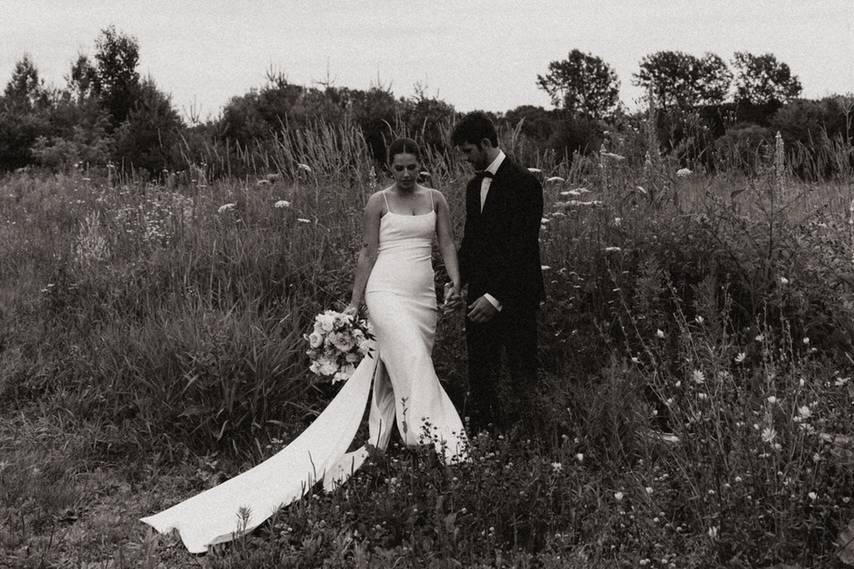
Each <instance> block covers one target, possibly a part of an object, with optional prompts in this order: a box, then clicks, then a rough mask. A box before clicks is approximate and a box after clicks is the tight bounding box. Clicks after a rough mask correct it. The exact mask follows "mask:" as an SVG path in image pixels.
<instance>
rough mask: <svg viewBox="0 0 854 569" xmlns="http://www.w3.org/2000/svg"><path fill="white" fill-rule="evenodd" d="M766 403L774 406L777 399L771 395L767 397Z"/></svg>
mask: <svg viewBox="0 0 854 569" xmlns="http://www.w3.org/2000/svg"><path fill="white" fill-rule="evenodd" d="M768 403H770V404H771V405H774V404H776V403H777V398H776V397H774V396H773V395H771V396H769V397H768Z"/></svg>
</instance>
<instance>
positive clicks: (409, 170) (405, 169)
mask: <svg viewBox="0 0 854 569" xmlns="http://www.w3.org/2000/svg"><path fill="white" fill-rule="evenodd" d="M418 168H419V164H418V159H417V158H416V157H415V155H414V154H407V153H400V154H395V155H394V158H392V160H391V175H392V176H393V177H394V181H395V183H397V187H398V189H401V190H411V189H413V188H414V187H415V181H416V180H417V178H418Z"/></svg>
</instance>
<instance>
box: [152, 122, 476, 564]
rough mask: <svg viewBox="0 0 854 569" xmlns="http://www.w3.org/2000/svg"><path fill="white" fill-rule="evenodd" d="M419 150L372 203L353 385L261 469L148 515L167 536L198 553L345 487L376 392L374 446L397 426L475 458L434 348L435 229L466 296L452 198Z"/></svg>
mask: <svg viewBox="0 0 854 569" xmlns="http://www.w3.org/2000/svg"><path fill="white" fill-rule="evenodd" d="M419 162H420V150H419V148H418V145H417V144H416V142H415V141H413V140H411V139H408V138H400V139H397V140H395V141H394V142H393V143H392V144H391V145H390V146H389V165H390V168H391V173H392V176H393V177H394V184H393V185H392V186H391V187H389V188H386V189H384V190H382V191H379V192H376V193H375V194H373V195H372V196H371V197H370V199H369V200H368V204H367V206H366V207H365V214H364V244H363V246H362V249H361V251H360V253H359V262H358V265H357V268H356V276H355V279H354V284H353V294H352V298H351V302H350V305H349V306H348V307H347V310H346V312H349V313H351V314H355V313H356V312H357V311H358V308H359V307H360V306H361V304H362V301H363V300H364V301H365V303H366V304H367V307H368V315H369V316H368V317H369V320H370V321H371V324H372V325H373V328H374V333H375V335H376V339H377V348H378V349H377V350H376V351H375V353H374V354H373V355H372V356H367V357H365V358H364V359H363V360H362V362H361V363H360V364H359V366H358V367H357V368H356V371H355V372H354V373H353V375H352V376H351V377H350V379H349V380H347V383H346V384H345V385H344V387H343V388H342V389H341V391H339V393H338V394H337V395H336V396H335V398H334V399H333V400H332V401H331V402H330V403H329V405H328V406H327V407H326V409H324V411H323V412H322V413H321V414H320V415H319V416H318V417H317V418H316V419H315V420H314V422H313V423H312V424H311V425H310V426H309V427H308V428H307V429H306V430H305V431H303V433H301V434H300V435H299V436H298V437H297V438H296V439H295V440H294V441H292V442H291V443H290V444H289V445H288V446H287V447H285V448H284V449H283V450H281V451H279V452H278V453H277V454H275V455H273V456H272V457H270V458H269V459H267V460H266V461H264V462H262V463H261V464H259V465H257V466H255V467H254V468H252V469H250V470H248V471H246V472H244V473H243V474H240V475H239V476H236V477H235V478H232V479H231V480H228V481H226V482H224V483H223V484H220V485H219V486H216V487H214V488H211V489H209V490H206V491H204V492H202V493H200V494H197V495H196V496H193V497H192V498H189V499H188V500H185V501H184V502H181V503H180V504H177V505H175V506H172V507H171V508H169V509H167V510H164V511H162V512H160V513H158V514H155V515H153V516H149V517H146V518H142V520H141V521H143V522H145V523H146V524H148V525H150V526H152V527H153V528H154V529H156V530H157V531H159V532H161V533H166V532H169V531H172V530H177V531H178V532H179V533H180V535H181V539H182V541H183V542H184V545H185V546H186V547H187V549H188V550H189V551H190V552H191V553H202V552H205V551H207V548H208V546H210V545H213V544H216V543H223V542H227V541H231V540H232V539H234V538H235V537H236V536H237V535H238V534H239V533H241V532H248V531H251V530H253V529H254V528H256V527H257V526H258V525H260V524H261V523H263V522H264V521H265V520H266V519H267V518H269V517H270V516H271V515H273V514H274V513H275V512H276V510H278V509H279V508H280V507H282V506H286V505H288V504H290V503H291V502H293V501H295V500H298V499H299V498H300V497H302V496H303V495H304V494H305V493H307V492H308V491H310V490H311V488H312V487H313V486H314V484H315V482H318V481H320V480H322V481H323V486H324V488H325V489H326V490H327V491H330V490H333V489H334V488H336V487H337V486H339V485H341V484H343V483H344V482H346V481H347V479H348V478H349V477H350V476H351V475H352V473H353V472H355V471H356V470H357V469H358V468H359V467H360V466H361V465H362V463H363V462H364V460H365V458H366V457H367V454H368V452H367V448H366V447H365V446H362V447H361V448H359V449H357V450H355V451H353V452H347V449H348V448H349V447H350V445H351V443H352V442H353V439H354V437H355V434H356V430H357V429H358V427H359V424H360V422H361V420H362V416H363V414H364V410H365V406H366V405H368V399H370V414H369V423H368V427H369V428H368V432H369V436H370V440H369V441H368V443H369V444H371V445H373V446H375V447H377V448H380V449H385V448H386V447H387V445H388V442H389V438H390V436H391V430H392V425H393V424H395V423H396V424H397V428H398V431H399V433H400V436H401V438H402V439H403V442H404V443H405V444H406V445H409V446H416V445H424V444H430V445H433V446H434V448H435V449H436V451H437V452H438V453H439V454H440V455H441V456H442V457H443V458H444V460H445V461H446V462H447V463H454V462H458V461H461V460H465V459H466V456H467V454H466V453H467V450H466V449H467V439H466V435H465V432H464V430H463V424H462V421H461V420H460V417H459V414H458V413H457V411H456V409H454V406H453V404H452V403H451V400H450V398H449V397H448V395H447V393H446V392H445V390H444V389H443V388H442V386H441V384H440V383H439V379H438V378H437V376H436V372H435V371H434V369H433V362H432V359H431V352H432V349H433V340H434V334H435V331H436V320H437V316H438V313H437V309H436V294H435V289H434V285H433V267H432V263H431V247H432V243H433V238H434V236H435V237H437V239H438V244H439V249H440V252H441V254H442V257H443V260H444V262H445V267H446V269H447V272H448V276H449V277H450V279H451V283H450V284H449V285H447V286H446V298H445V301H446V303H449V304H450V305H455V304H459V302H460V271H459V265H458V262H457V253H456V248H455V246H454V240H453V234H452V228H451V222H450V213H449V210H448V203H447V202H446V201H445V198H444V196H443V195H442V194H441V193H440V192H438V191H436V190H433V189H430V188H426V187H424V186H421V185H420V184H418V182H417V178H418V173H419V171H420V163H419Z"/></svg>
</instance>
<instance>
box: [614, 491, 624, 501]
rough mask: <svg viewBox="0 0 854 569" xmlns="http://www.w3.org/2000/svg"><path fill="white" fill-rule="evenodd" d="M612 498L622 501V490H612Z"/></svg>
mask: <svg viewBox="0 0 854 569" xmlns="http://www.w3.org/2000/svg"><path fill="white" fill-rule="evenodd" d="M614 499H615V500H617V501H618V502H622V500H623V493H622V492H614Z"/></svg>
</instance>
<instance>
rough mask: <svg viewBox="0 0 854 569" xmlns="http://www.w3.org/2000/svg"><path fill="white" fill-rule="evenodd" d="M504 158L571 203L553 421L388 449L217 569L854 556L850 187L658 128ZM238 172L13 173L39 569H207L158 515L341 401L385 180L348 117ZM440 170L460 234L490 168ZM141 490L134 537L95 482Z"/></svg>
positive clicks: (7, 542) (18, 531) (554, 218)
mask: <svg viewBox="0 0 854 569" xmlns="http://www.w3.org/2000/svg"><path fill="white" fill-rule="evenodd" d="M450 126H451V125H450V124H448V125H446V126H445V128H446V129H450ZM501 137H502V146H504V147H505V148H506V149H507V150H508V152H509V153H511V154H512V155H514V156H515V157H516V158H517V159H518V160H519V161H520V162H521V163H522V164H523V165H524V166H527V167H531V168H536V169H537V170H538V171H539V172H538V173H537V174H536V175H538V176H540V177H541V178H542V180H543V182H544V193H545V203H546V214H545V216H544V219H543V229H542V232H541V238H542V251H543V258H544V263H545V264H546V265H547V268H546V269H545V275H546V280H547V297H548V300H547V303H546V305H545V306H544V308H543V311H542V319H541V325H540V327H541V330H540V331H541V349H540V359H541V362H542V376H541V381H540V383H539V385H538V386H537V387H536V390H537V393H536V394H535V396H534V397H533V400H534V406H535V408H534V409H533V410H532V413H531V414H532V415H533V417H534V419H533V420H532V421H531V425H530V426H529V430H527V431H524V432H521V431H514V432H510V433H505V434H503V435H502V436H500V437H498V436H494V435H482V436H474V437H473V449H472V456H473V461H472V462H471V463H470V464H467V465H464V466H462V467H459V468H456V469H448V468H445V467H444V466H443V465H441V464H439V463H438V462H437V460H436V458H435V457H434V456H432V455H430V454H429V453H426V454H423V453H420V452H414V451H412V452H410V451H403V450H400V449H392V450H391V451H389V453H388V454H381V455H377V456H375V457H374V459H373V461H372V464H371V465H370V466H369V467H368V468H367V469H366V470H365V471H364V472H363V473H361V474H360V475H359V476H357V478H356V479H355V480H353V481H352V482H351V483H349V484H348V486H347V488H345V489H343V490H342V491H341V492H337V493H334V494H331V495H319V494H318V495H315V496H312V497H311V498H309V499H306V500H304V501H301V502H300V503H298V504H295V505H293V506H292V507H290V508H288V509H287V510H284V511H283V512H281V513H280V515H279V516H278V517H277V519H275V520H274V521H273V522H272V523H271V524H268V525H266V526H265V527H264V528H261V529H260V530H259V531H257V532H255V533H254V534H252V535H251V536H245V537H244V538H243V539H241V540H239V541H238V542H237V543H236V544H234V545H233V546H230V547H225V548H219V549H218V550H216V551H214V552H213V553H212V554H211V555H210V557H209V563H210V564H211V565H212V566H218V567H238V566H240V567H261V566H269V565H277V566H320V565H325V566H329V567H345V566H346V567H352V566H371V567H384V566H389V567H390V566H396V567H401V566H412V567H421V566H439V567H442V566H461V565H462V566H502V565H508V566H531V565H537V564H539V566H543V567H567V566H568V567H573V566H578V567H582V566H583V567H618V566H627V565H632V566H661V567H712V566H732V567H749V566H766V565H770V564H773V563H778V562H787V563H798V564H801V565H802V566H830V564H832V563H833V562H834V561H833V560H834V559H836V558H835V555H836V553H837V551H838V550H839V549H840V548H841V547H843V546H844V544H843V543H837V545H834V540H835V539H836V537H837V535H838V532H839V531H841V530H842V528H843V527H844V526H845V524H846V523H847V521H848V520H850V519H851V518H852V517H854V510H852V505H851V498H852V497H851V495H850V494H851V492H850V488H851V487H852V483H854V476H852V470H851V468H850V467H851V456H852V451H854V448H853V447H852V445H851V440H852V439H851V437H852V435H854V433H852V430H851V421H850V406H851V402H852V395H851V391H850V385H851V383H850V380H849V378H850V377H851V374H852V368H854V363H852V360H851V355H850V354H851V352H852V346H851V337H852V335H851V333H852V329H851V324H850V322H851V321H852V316H854V314H852V311H854V291H852V290H851V284H850V282H852V281H851V279H850V277H849V275H850V274H851V265H850V264H851V262H852V255H854V248H852V247H854V242H852V234H851V225H850V217H849V216H850V212H849V204H850V203H851V202H852V199H854V195H852V187H851V183H850V179H847V178H843V177H839V178H837V179H834V180H830V181H827V182H825V183H823V184H820V185H818V184H810V183H804V182H801V181H800V180H799V178H798V177H797V176H796V174H797V171H796V168H795V167H794V165H793V164H794V163H793V158H792V156H796V155H797V152H799V150H797V149H795V150H791V149H788V150H787V149H785V148H783V149H775V152H776V155H775V153H774V152H771V153H760V154H758V155H757V165H758V168H757V169H756V171H755V175H752V176H748V175H745V173H744V172H742V171H739V172H735V171H732V172H721V173H718V174H717V175H715V176H705V175H703V174H702V173H701V172H694V173H691V174H689V175H685V173H684V172H683V173H682V174H678V175H677V171H678V170H679V169H680V167H681V166H682V165H681V164H678V163H677V161H676V159H675V158H673V157H670V156H659V155H658V154H657V152H653V153H647V152H646V151H645V150H643V147H640V148H639V147H637V146H636V144H638V142H637V141H638V140H640V141H644V140H645V139H646V138H648V136H647V135H644V134H643V133H621V132H615V133H614V134H612V135H610V137H609V138H608V140H607V152H603V153H599V154H594V155H590V156H578V155H576V156H574V157H572V160H571V161H568V160H564V159H562V158H565V157H558V156H554V155H553V154H550V153H544V154H543V153H537V152H536V151H534V150H533V149H532V148H531V147H530V146H529V145H527V142H526V140H525V139H524V137H523V136H521V134H520V132H519V131H518V130H516V131H509V130H508V131H503V132H502V133H501ZM644 144H645V143H644ZM226 150H228V149H226ZM837 151H838V154H839V155H844V153H845V152H849V151H850V149H842V148H839V149H837ZM218 152H220V149H216V148H210V149H209V154H208V155H207V156H204V157H202V158H203V160H200V159H199V157H198V156H196V157H192V156H189V155H188V156H187V159H188V160H190V161H191V162H192V163H191V164H190V165H191V166H192V168H189V169H188V174H187V178H186V179H180V178H174V179H171V180H169V179H167V180H165V181H164V183H163V184H152V183H147V182H144V181H142V180H135V179H133V178H129V177H123V178H120V179H117V178H115V177H113V176H112V175H111V176H109V177H107V176H103V177H100V176H98V174H97V173H90V175H89V176H88V177H84V176H83V175H82V174H80V173H71V174H68V175H47V174H41V175H40V174H26V175H15V176H10V177H7V178H4V179H3V180H2V182H0V237H2V239H0V263H2V271H0V299H1V300H2V301H3V302H2V304H0V412H2V413H3V415H4V417H6V419H4V420H3V421H0V441H2V442H4V447H5V448H8V449H10V450H9V451H8V453H6V452H4V454H3V455H2V456H0V489H2V493H0V500H2V502H0V508H2V510H0V529H2V532H0V538H2V541H0V548H2V549H0V552H2V553H5V554H7V555H8V556H9V558H10V559H13V560H14V563H16V564H17V565H20V566H38V563H39V559H51V561H50V562H51V563H54V564H58V563H60V562H70V561H69V559H70V558H69V556H68V552H67V551H65V550H62V549H61V548H58V547H56V546H54V545H53V544H52V542H51V541H50V540H49V539H48V537H47V536H49V535H50V534H51V532H57V535H61V536H63V539H67V540H69V543H70V542H73V543H75V544H77V545H78V547H83V545H82V544H84V543H85V544H92V543H94V542H95V541H97V539H96V538H95V536H94V533H93V532H99V531H102V532H104V533H105V534H106V535H108V536H109V538H108V539H106V542H107V543H108V544H109V545H106V546H105V545H101V546H98V547H95V549H93V551H96V552H97V553H93V554H92V555H95V556H96V557H86V559H90V560H100V561H103V560H104V559H110V558H112V563H113V565H114V566H125V565H128V566H130V565H144V564H148V565H149V566H155V565H156V563H155V558H156V557H157V556H161V555H162V556H171V555H175V556H176V557H175V559H174V561H175V563H174V565H175V566H179V565H181V564H189V563H190V561H189V560H188V558H186V557H181V556H180V555H178V554H177V553H175V552H174V551H173V550H171V549H167V548H162V547H159V548H158V547H157V543H156V540H154V538H152V537H151V536H145V535H144V534H143V529H142V528H141V527H138V526H137V525H136V524H135V523H134V522H133V519H135V517H138V515H142V514H145V513H150V511H153V510H155V509H159V508H161V507H164V506H167V505H169V503H170V502H172V501H175V500H177V499H180V498H183V497H186V496H187V495H190V494H192V493H194V492H196V491H198V490H200V489H202V488H204V487H206V486H209V485H210V484H213V483H216V481H218V480H221V479H222V477H223V476H226V475H230V474H233V473H235V472H237V471H240V470H242V469H243V468H245V467H246V466H247V465H249V464H252V463H254V462H257V461H258V460H261V459H263V458H265V457H266V456H269V455H270V454H271V453H272V452H275V450H277V449H278V448H280V446H281V444H282V441H287V440H290V439H291V438H292V437H293V436H295V435H296V434H297V433H298V432H299V431H300V430H301V429H302V428H303V427H304V426H305V424H306V423H307V422H309V421H310V420H311V419H312V417H313V416H314V415H315V414H316V413H317V412H318V411H319V410H321V409H322V408H323V405H324V401H325V400H326V399H327V398H328V397H329V396H331V395H332V393H333V392H332V391H331V389H330V387H329V386H325V385H318V384H315V383H313V381H312V378H311V377H310V376H309V374H308V373H307V371H306V368H307V365H306V364H307V362H306V357H305V355H304V353H303V350H304V349H305V346H304V344H303V340H302V333H303V332H304V331H305V330H306V329H308V328H309V325H310V322H311V320H312V318H313V316H314V314H316V313H317V312H318V311H320V310H321V309H323V308H328V307H330V306H335V305H336V303H341V302H343V301H345V300H346V299H347V298H348V296H349V287H350V286H351V278H352V270H353V266H354V262H355V255H356V253H357V250H358V246H359V243H360V241H359V239H360V236H359V232H360V223H361V221H360V220H361V209H362V207H363V204H364V203H365V200H366V199H367V196H368V195H369V194H370V193H371V192H373V191H375V190H376V189H379V188H380V187H382V186H383V185H384V184H387V183H388V180H387V179H386V178H385V175H384V172H383V171H382V168H381V167H379V165H377V164H374V163H372V162H371V160H370V159H369V153H368V150H367V145H366V143H365V141H364V140H363V139H362V138H361V136H360V135H359V134H358V132H357V131H356V130H355V129H352V128H350V127H346V126H338V127H332V126H327V125H322V124H319V125H316V126H315V127H314V128H311V129H308V130H306V131H298V132H287V131H285V132H283V133H281V135H280V136H279V138H278V139H277V140H276V143H275V145H274V146H265V147H263V148H262V147H258V148H256V149H239V152H237V153H236V154H235V153H232V152H224V153H220V154H218ZM787 152H788V154H787ZM235 155H237V156H239V157H240V160H241V164H240V165H236V164H234V163H231V162H229V161H230V160H234V156H235ZM647 155H648V159H646V160H645V157H647ZM795 160H797V159H795ZM804 160H806V159H804ZM804 163H805V162H804V161H801V162H800V163H799V164H804ZM238 166H239V168H238ZM425 169H426V170H427V172H428V173H429V175H430V178H429V180H428V183H429V184H431V185H433V186H434V187H436V188H438V189H440V190H441V191H443V192H444V193H445V194H446V195H447V196H448V198H449V202H450V204H451V209H452V212H453V215H454V222H455V227H456V229H457V237H459V230H460V228H461V225H462V216H463V192H464V186H465V181H466V179H467V177H468V172H467V171H466V169H465V167H464V165H462V164H461V163H460V162H459V160H458V159H457V158H456V157H455V156H454V155H453V154H450V153H447V152H445V151H435V152H431V153H430V154H428V156H427V159H426V160H425ZM237 170H241V171H243V172H251V176H247V175H244V176H242V177H241V178H236V177H222V176H221V174H222V173H223V172H229V171H237ZM283 202H287V204H284V203H283ZM277 203H279V207H276V204H277ZM436 261H437V266H438V268H439V271H438V272H439V276H437V279H441V278H442V277H441V273H442V267H441V263H439V259H438V254H437V258H436ZM462 333H463V331H462V324H461V322H460V321H459V320H454V319H452V318H443V319H442V320H441V322H440V325H439V338H438V341H437V348H436V351H435V353H434V359H435V361H436V367H437V370H438V372H439V374H440V376H441V377H442V378H443V379H445V380H448V389H449V391H451V392H452V393H454V394H455V396H459V395H460V394H461V392H464V391H465V384H464V382H465V374H464V372H463V370H464V369H465V353H464V350H463V348H462V347H461V346H463V345H464V343H463V341H462ZM661 429H667V430H670V431H672V434H673V435H674V436H675V437H677V438H678V441H679V442H676V443H674V442H672V441H673V440H675V439H673V438H663V437H662V436H661V435H660V433H659V432H658V431H660V430H661ZM10 433H16V435H17V434H19V433H20V434H23V436H11V434H10ZM29 440H38V441H40V442H39V443H38V444H36V445H33V444H31V443H29V442H28V441H29ZM668 441H671V442H668ZM40 449H41V450H40ZM131 457H138V458H131ZM40 460H44V462H45V463H46V464H51V465H53V466H51V467H50V468H48V469H47V470H45V469H44V468H42V467H40V466H39V465H38V463H39V462H40ZM12 463H14V464H16V465H19V466H20V467H16V468H10V467H9V466H8V464H12ZM57 465H65V470H62V469H61V468H59V466H57ZM123 465H124V466H123ZM101 467H103V468H105V469H107V472H106V473H105V472H104V471H103V470H100V468H101ZM34 468H35V469H37V470H38V472H35V471H34V470H33V469H34ZM94 471H97V473H93V472H94ZM116 479H119V480H121V481H123V482H121V483H119V482H116ZM79 480H88V481H89V482H87V483H86V484H89V485H90V486H86V485H83V483H82V482H78V481H79ZM128 481H130V482H129V483H130V484H131V485H132V490H127V489H125V490H123V491H122V492H120V494H119V495H120V496H121V499H122V500H129V501H130V502H131V505H130V506H128V507H129V508H130V510H132V511H133V513H132V514H128V515H127V516H126V517H127V518H128V519H127V520H124V521H121V522H116V523H115V524H113V525H112V529H110V530H107V529H105V528H106V527H107V526H109V525H110V524H109V522H108V521H105V520H110V519H112V518H110V517H108V516H107V515H106V514H104V515H101V513H99V514H97V515H96V514H94V513H93V512H92V511H91V510H89V509H87V508H89V506H87V505H86V504H87V503H96V504H99V507H107V506H110V507H117V505H116V504H115V503H111V502H109V501H108V500H107V499H106V498H105V497H104V492H102V491H100V490H98V491H93V490H92V485H94V486H95V487H96V488H101V487H106V486H107V485H110V484H117V485H118V486H119V487H121V484H128ZM45 488H53V489H55V490H56V492H53V493H52V492H47V491H45V490H44V489H45ZM99 492H100V493H99ZM75 528H78V529H77V534H74V533H73V531H74V529H75ZM79 528H86V529H85V531H84V530H80V529H79ZM99 528H100V529H99ZM81 531H82V535H80V533H81ZM87 532H88V533H87ZM93 547H94V546H93ZM35 552H37V554H36V553H35ZM117 552H121V555H120V556H119V557H116V556H117V555H119V553H117ZM170 552H171V553H170ZM39 556H41V557H39ZM122 556H126V557H122ZM77 559H78V560H80V563H78V565H80V566H82V564H83V563H84V560H83V557H81V556H80V555H78V558H77ZM63 560H64V561H63ZM27 564H29V565H27Z"/></svg>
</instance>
